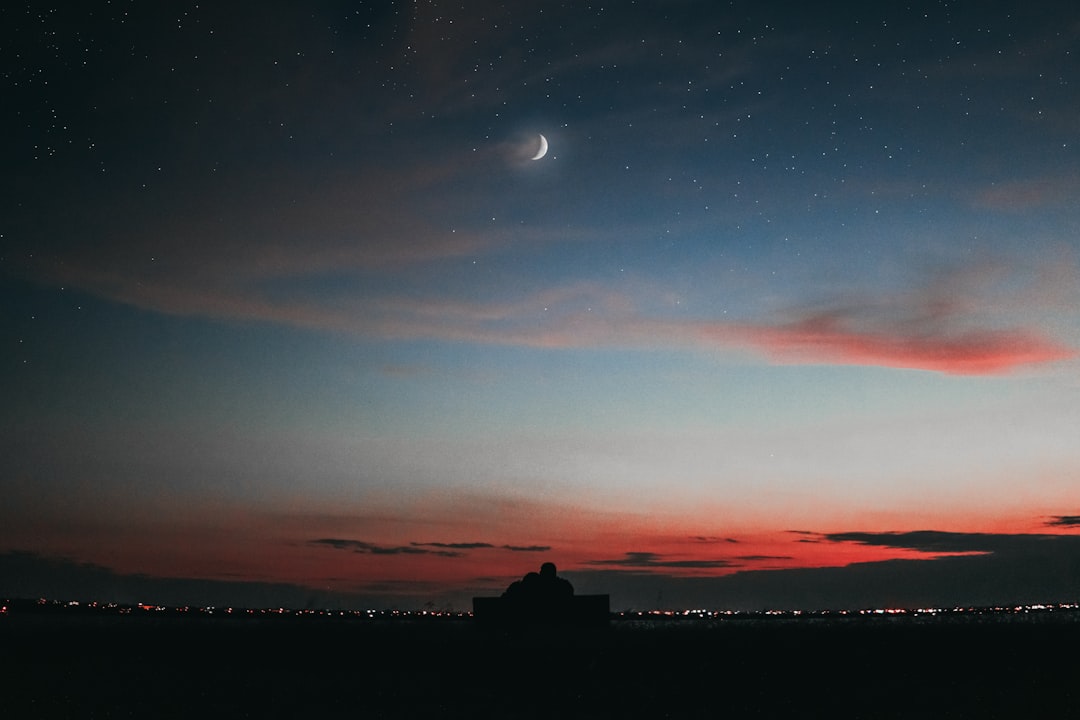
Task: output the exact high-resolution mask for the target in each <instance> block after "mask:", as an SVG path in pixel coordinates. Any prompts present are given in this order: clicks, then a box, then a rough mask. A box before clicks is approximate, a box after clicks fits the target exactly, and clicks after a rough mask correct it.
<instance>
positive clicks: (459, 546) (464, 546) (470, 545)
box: [409, 542, 495, 550]
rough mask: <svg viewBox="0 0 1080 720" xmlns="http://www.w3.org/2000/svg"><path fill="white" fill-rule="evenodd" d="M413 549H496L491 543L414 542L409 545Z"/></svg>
mask: <svg viewBox="0 0 1080 720" xmlns="http://www.w3.org/2000/svg"><path fill="white" fill-rule="evenodd" d="M409 544H410V545H412V546H413V547H433V548H449V549H452V550H478V549H480V548H493V547H495V546H494V545H492V544H491V543H486V542H456V543H445V542H423V543H421V542H413V543H409Z"/></svg>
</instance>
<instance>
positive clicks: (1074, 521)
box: [1046, 515, 1080, 528]
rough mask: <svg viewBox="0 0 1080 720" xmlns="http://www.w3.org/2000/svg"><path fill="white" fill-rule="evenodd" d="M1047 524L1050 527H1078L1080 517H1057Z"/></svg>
mask: <svg viewBox="0 0 1080 720" xmlns="http://www.w3.org/2000/svg"><path fill="white" fill-rule="evenodd" d="M1046 524H1047V525H1049V526H1050V527H1067V528H1071V527H1078V526H1080V515H1055V516H1054V517H1052V518H1051V519H1050V520H1048V521H1047V522H1046Z"/></svg>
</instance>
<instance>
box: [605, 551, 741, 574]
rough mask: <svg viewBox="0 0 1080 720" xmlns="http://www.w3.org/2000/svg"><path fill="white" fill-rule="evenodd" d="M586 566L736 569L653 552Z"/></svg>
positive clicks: (726, 564) (727, 564)
mask: <svg viewBox="0 0 1080 720" xmlns="http://www.w3.org/2000/svg"><path fill="white" fill-rule="evenodd" d="M584 564H585V565H596V566H607V567H626V568H635V569H650V568H663V569H668V570H705V569H715V568H730V567H736V565H735V564H733V563H732V562H731V561H730V560H707V559H695V560H675V559H671V558H669V557H665V556H663V555H659V554H657V553H652V552H628V553H626V554H625V556H624V557H621V558H615V559H611V560H588V561H586V562H585V563H584Z"/></svg>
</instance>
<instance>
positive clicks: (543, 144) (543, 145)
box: [532, 135, 548, 160]
mask: <svg viewBox="0 0 1080 720" xmlns="http://www.w3.org/2000/svg"><path fill="white" fill-rule="evenodd" d="M547 151H548V141H547V138H546V137H544V136H543V135H541V136H540V149H539V150H537V151H536V154H535V155H533V156H532V159H533V160H539V159H540V158H542V157H544V156H545V155H547Z"/></svg>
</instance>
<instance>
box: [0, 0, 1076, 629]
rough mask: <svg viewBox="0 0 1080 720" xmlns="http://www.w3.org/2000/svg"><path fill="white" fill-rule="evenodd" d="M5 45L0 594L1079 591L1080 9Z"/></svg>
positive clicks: (383, 25) (542, 20) (214, 22)
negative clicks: (516, 583) (570, 588)
mask: <svg viewBox="0 0 1080 720" xmlns="http://www.w3.org/2000/svg"><path fill="white" fill-rule="evenodd" d="M0 27H3V30H0V33H2V36H3V38H4V41H3V43H0V47H2V48H3V49H2V50H0V52H2V53H3V55H4V57H5V60H6V62H5V63H4V65H5V67H6V68H7V70H6V71H5V72H4V73H3V74H2V75H0V84H2V85H0V87H2V88H3V93H4V97H5V103H4V108H3V109H2V110H0V118H3V129H4V135H3V137H4V140H3V141H2V147H3V152H4V159H5V168H6V170H7V172H5V174H4V179H3V183H4V187H3V190H4V192H3V193H0V246H2V248H3V249H2V250H0V296H2V302H0V318H2V323H3V327H4V332H3V338H4V342H5V344H6V348H7V349H6V352H4V353H3V354H2V355H0V362H2V363H3V365H2V372H0V397H3V398H4V401H3V403H2V404H0V407H2V410H0V423H2V429H3V433H2V437H0V498H2V500H0V597H3V596H20V597H21V596H24V595H26V594H29V595H30V596H37V595H48V596H51V597H60V598H71V599H79V598H85V599H96V600H101V601H109V600H125V601H141V600H146V601H150V602H172V601H173V600H172V599H174V598H175V599H182V600H183V602H185V603H190V604H203V603H201V602H200V600H199V598H200V597H203V598H210V599H212V602H213V603H216V604H238V605H240V604H249V603H250V604H253V605H264V604H265V605H272V604H278V603H285V602H288V604H296V605H297V606H302V607H307V606H308V605H321V604H323V603H356V604H357V605H363V606H369V605H370V606H375V607H387V606H396V607H402V608H408V607H422V606H424V605H425V604H426V603H435V604H437V605H439V606H443V605H453V606H456V607H459V608H460V607H462V605H463V604H464V603H467V601H468V598H469V597H471V596H472V595H483V594H492V593H497V592H500V591H501V590H502V589H504V588H505V587H506V586H507V585H508V584H509V583H510V582H511V581H513V580H514V579H516V578H519V577H521V575H522V574H523V573H525V572H527V571H528V570H531V569H535V568H537V567H539V565H540V563H541V562H544V561H553V562H555V563H557V564H558V567H559V569H560V573H561V574H564V575H565V576H566V577H567V578H569V579H570V580H571V581H572V582H573V583H574V585H575V587H577V588H578V590H579V591H581V592H610V593H611V594H612V600H613V603H612V605H613V608H615V609H626V608H653V607H657V606H660V605H663V606H666V607H675V608H686V607H698V606H706V607H710V608H738V609H753V608H765V607H784V608H792V609H794V608H796V607H799V608H804V609H815V608H820V607H835V608H840V607H847V608H852V607H862V606H866V605H871V604H879V603H885V604H892V603H897V604H900V605H904V606H911V605H913V604H920V605H921V604H931V605H932V604H938V603H941V604H993V603H1009V602H1060V601H1067V600H1072V599H1075V598H1076V597H1077V595H1078V594H1080V574H1078V571H1077V569H1076V568H1077V561H1078V559H1080V550H1078V547H1077V542H1080V541H1078V539H1077V538H1078V537H1080V535H1078V534H1077V527H1078V524H1080V443H1078V442H1077V438H1078V437H1080V355H1078V352H1080V312H1078V308H1080V234H1078V231H1080V203H1077V202H1076V199H1077V198H1078V197H1080V172H1078V170H1077V168H1080V144H1078V142H1077V138H1078V137H1080V84H1078V83H1077V81H1076V78H1078V77H1080V56H1078V52H1077V50H1076V48H1078V47H1080V15H1078V13H1077V12H1076V11H1075V10H1074V9H1072V8H1070V7H1068V6H1067V5H1065V4H1062V3H1043V2H1032V3H1025V4H1023V5H1017V6H1006V5H1003V4H990V5H987V4H975V3H945V2H921V3H914V4H908V5H905V6H903V7H900V6H896V7H894V6H889V5H886V6H881V7H878V6H873V5H868V6H865V7H852V6H850V4H847V3H817V4H814V5H812V6H811V5H806V4H799V3H791V2H775V3H768V4H763V3H755V2H741V1H738V0H736V1H733V2H728V3H712V2H699V1H697V0H686V1H682V2H639V3H632V4H625V3H623V4H619V5H616V6H613V7H612V6H599V5H595V4H592V3H587V2H586V3H572V4H552V3H549V2H541V1H539V0H524V1H523V2H517V3H512V4H503V3H496V2H487V1H481V2H475V3H470V4H469V5H468V6H467V7H457V6H451V5H449V4H446V3H443V2H437V1H434V0H432V1H421V2H410V3H398V2H391V1H387V2H379V3H364V4H360V5H359V6H354V5H352V4H348V3H338V2H328V3H316V4H315V5H313V6H310V7H308V6H304V7H301V6H296V5H294V4H290V3H284V2H276V1H274V2H269V3H264V4H261V5H260V6H259V7H258V8H257V9H256V10H254V11H253V10H251V9H250V8H249V7H247V6H246V5H243V4H241V5H231V6H228V7H207V6H206V5H205V4H202V5H200V4H195V3H181V4H179V5H171V6H169V7H167V8H166V7H161V6H159V5H155V4H150V3H139V2H131V3H123V4H116V3H112V4H100V3H79V4H77V3H61V4H60V5H57V6H55V7H52V8H50V9H44V8H37V7H20V8H15V9H11V8H7V9H0ZM542 150H544V151H542ZM142 595H157V597H142ZM230 597H233V598H235V600H232V601H230ZM275 598H276V599H275ZM260 599H262V600H265V602H262V601H261V600H260ZM208 602H210V601H209V600H208Z"/></svg>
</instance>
